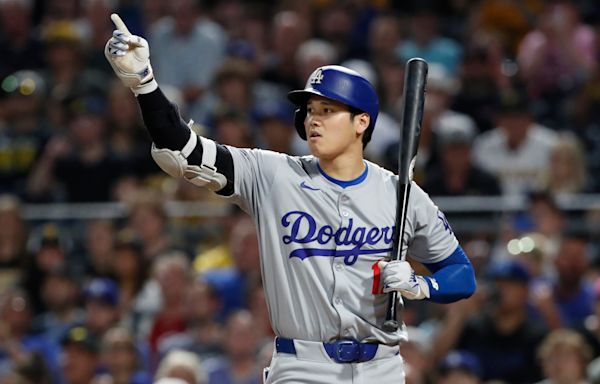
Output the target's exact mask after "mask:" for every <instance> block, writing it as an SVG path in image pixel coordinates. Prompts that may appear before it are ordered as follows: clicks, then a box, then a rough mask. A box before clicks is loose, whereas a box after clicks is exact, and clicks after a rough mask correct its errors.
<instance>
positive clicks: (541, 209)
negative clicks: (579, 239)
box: [517, 191, 566, 250]
mask: <svg viewBox="0 0 600 384" xmlns="http://www.w3.org/2000/svg"><path fill="white" fill-rule="evenodd" d="M527 215H528V216H529V220H531V229H532V230H534V231H536V232H539V233H541V234H542V235H544V236H546V237H547V238H548V241H549V242H550V244H549V245H550V246H551V247H553V250H556V247H557V246H558V244H559V242H560V237H561V236H562V234H563V231H564V228H565V225H566V215H565V212H563V210H562V209H561V208H560V207H559V206H558V203H557V201H556V197H554V196H552V195H551V194H550V193H548V192H543V191H542V192H533V193H531V194H529V207H528V211H527ZM523 224H524V225H523V227H525V228H526V226H527V223H523ZM517 226H519V224H517Z"/></svg>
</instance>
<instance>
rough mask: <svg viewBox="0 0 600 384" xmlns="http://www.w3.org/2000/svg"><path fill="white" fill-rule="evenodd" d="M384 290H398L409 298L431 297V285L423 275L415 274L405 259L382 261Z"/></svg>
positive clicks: (380, 265)
mask: <svg viewBox="0 0 600 384" xmlns="http://www.w3.org/2000/svg"><path fill="white" fill-rule="evenodd" d="M379 268H380V271H381V278H382V281H383V292H385V293H388V292H391V291H397V292H398V293H400V294H401V295H402V296H404V297H406V298H407V299H409V300H422V299H428V298H429V285H428V284H427V281H425V278H424V277H423V276H419V275H417V274H415V271H414V270H413V269H412V267H411V266H410V264H409V263H408V262H407V261H404V260H392V261H390V262H387V261H380V262H379Z"/></svg>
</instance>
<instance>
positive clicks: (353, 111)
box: [348, 106, 374, 149]
mask: <svg viewBox="0 0 600 384" xmlns="http://www.w3.org/2000/svg"><path fill="white" fill-rule="evenodd" d="M348 109H349V110H350V120H354V118H355V117H356V116H358V115H360V114H363V113H367V112H365V111H361V110H360V109H358V108H354V107H352V106H348ZM370 118H371V116H369V119H370ZM373 128H374V127H373ZM372 134H373V129H369V128H367V130H366V131H365V133H363V137H362V143H363V149H365V148H366V147H367V144H369V141H371V135H372Z"/></svg>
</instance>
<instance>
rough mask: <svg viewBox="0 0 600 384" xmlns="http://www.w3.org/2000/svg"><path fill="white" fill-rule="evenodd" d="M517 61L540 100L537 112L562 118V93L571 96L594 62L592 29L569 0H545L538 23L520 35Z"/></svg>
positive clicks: (594, 40)
mask: <svg viewBox="0 0 600 384" xmlns="http://www.w3.org/2000/svg"><path fill="white" fill-rule="evenodd" d="M518 61H519V64H520V67H521V71H522V77H523V79H525V80H526V81H527V85H528V88H529V93H530V94H531V95H532V96H534V97H535V98H541V99H542V100H540V101H543V102H544V104H543V105H541V111H540V112H539V115H541V116H542V117H544V118H546V119H550V121H555V122H558V123H562V122H565V121H566V116H565V111H564V109H565V106H564V103H565V100H567V99H566V97H568V96H572V92H573V91H576V90H578V87H580V86H581V85H582V84H583V83H584V82H585V81H586V80H587V79H588V78H589V77H590V75H591V73H592V72H593V71H594V69H595V68H596V66H597V47H596V36H595V34H594V30H593V28H592V27H591V26H589V25H585V24H583V23H582V22H581V20H580V18H579V14H578V10H577V8H576V6H575V5H574V4H572V3H571V2H569V1H555V2H551V3H548V4H546V8H545V10H544V12H543V13H542V14H541V15H540V18H539V25H538V27H537V28H536V29H534V30H533V31H531V32H529V33H528V34H527V35H526V36H525V38H524V39H523V41H522V43H521V46H520V48H519V54H518Z"/></svg>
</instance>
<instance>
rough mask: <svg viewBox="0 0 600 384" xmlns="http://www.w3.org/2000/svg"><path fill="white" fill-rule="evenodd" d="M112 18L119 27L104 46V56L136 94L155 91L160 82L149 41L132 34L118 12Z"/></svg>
mask: <svg viewBox="0 0 600 384" xmlns="http://www.w3.org/2000/svg"><path fill="white" fill-rule="evenodd" d="M110 18H111V20H112V21H113V23H114V24H115V27H116V28H117V29H116V30H115V31H114V32H113V35H112V37H111V38H110V39H109V40H108V42H107V43H106V46H105V47H104V56H106V59H107V60H108V62H109V63H110V66H111V67H112V69H113V70H114V71H115V73H116V74H117V76H118V77H119V79H121V81H122V82H123V84H125V85H126V86H127V87H129V88H131V90H132V91H133V93H134V94H135V95H136V96H137V95H140V94H146V93H150V92H152V91H154V90H155V89H156V88H157V87H158V84H157V83H156V80H154V73H153V72H152V66H151V65H150V48H149V47H148V42H147V41H146V39H144V38H143V37H140V36H135V35H132V34H131V33H130V32H129V29H127V27H126V26H125V23H123V20H121V18H120V17H119V15H117V14H116V13H113V14H112V15H110Z"/></svg>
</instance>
